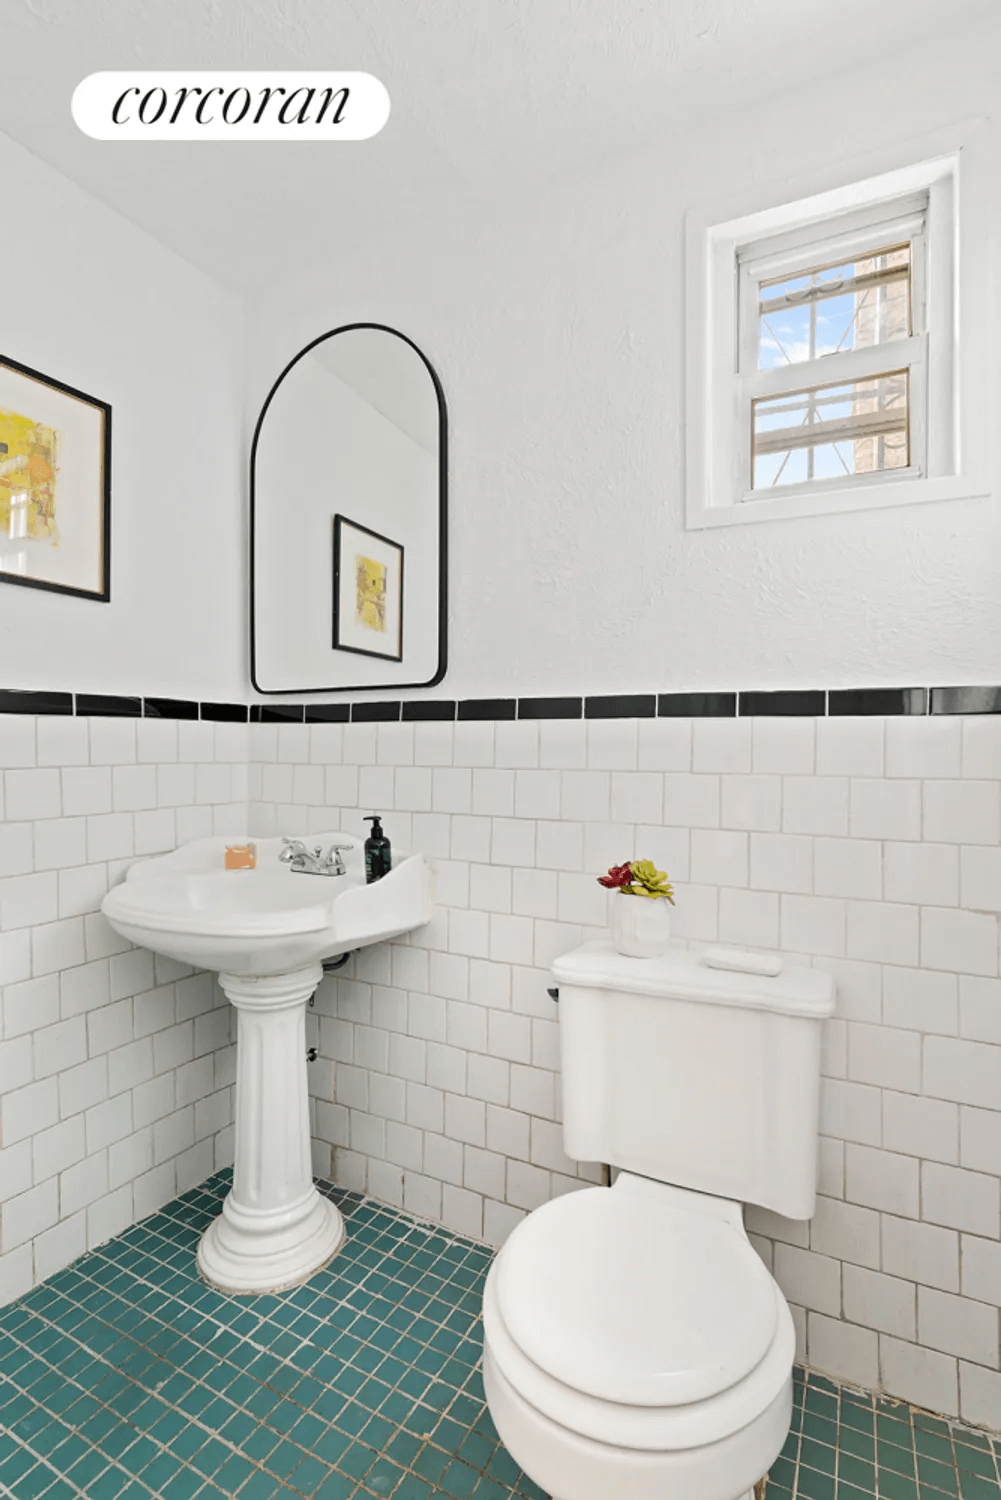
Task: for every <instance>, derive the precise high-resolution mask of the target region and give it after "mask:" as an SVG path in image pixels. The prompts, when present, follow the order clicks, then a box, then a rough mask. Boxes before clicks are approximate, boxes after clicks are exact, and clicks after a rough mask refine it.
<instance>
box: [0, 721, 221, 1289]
mask: <svg viewBox="0 0 1001 1500" xmlns="http://www.w3.org/2000/svg"><path fill="white" fill-rule="evenodd" d="M247 757H248V726H247V725H245V724H210V723H202V722H199V721H195V722H190V721H182V722H175V721H169V720H157V719H110V718H109V719H104V718H100V719H99V718H92V719H85V718H69V717H66V718H63V717H51V718H49V717H38V718H36V717H33V716H29V715H24V716H22V715H0V782H2V792H3V796H2V803H0V1015H2V1026H0V1302H5V1301H8V1300H9V1299H10V1298H12V1297H17V1296H20V1295H21V1293H23V1292H25V1291H27V1290H28V1289H29V1288H30V1287H31V1286H32V1285H33V1284H34V1283H35V1282H37V1281H40V1280H42V1279H43V1278H44V1277H46V1276H50V1275H52V1274H53V1272H55V1271H57V1270H59V1269H60V1268H61V1267H62V1266H64V1265H66V1264H67V1263H68V1262H69V1261H71V1260H73V1259H74V1258H75V1257H76V1256H78V1255H80V1254H81V1253H82V1252H83V1251H84V1250H86V1249H88V1248H89V1247H91V1246H93V1245H97V1244H100V1243H101V1242H102V1241H103V1240H106V1239H108V1238H110V1236H112V1235H114V1234H117V1233H118V1232H119V1231H120V1230H121V1229H123V1228H125V1227H126V1226H127V1225H128V1224H130V1223H132V1222H133V1221H135V1220H136V1219H139V1218H142V1217H143V1216H144V1215H146V1214H148V1213H151V1212H152V1211H153V1210H154V1209H156V1208H158V1207H159V1206H160V1205H161V1204H162V1203H165V1202H167V1201H168V1200H169V1199H170V1198H173V1197H174V1196H175V1195H176V1194H177V1193H179V1192H183V1191H185V1190H186V1189H187V1188H190V1187H193V1186H195V1185H196V1184H197V1183H199V1182H201V1181H203V1180H204V1178H206V1177H207V1176H209V1175H210V1174H211V1173H212V1172H213V1171H215V1170H216V1169H217V1168H219V1167H220V1166H225V1165H227V1164H228V1163H229V1162H230V1161H231V1159H232V1119H233V1097H232V1096H233V1086H234V1079H235V1062H236V1057H235V1046H234V1035H235V1033H234V1032H233V1025H232V1020H231V1008H230V1006H229V1004H228V1002H227V1001H226V999H225V997H224V996H223V994H222V992H221V990H220V989H219V988H218V985H217V984H216V982H215V979H214V976H212V975H210V974H205V973H198V972H195V971H192V970H190V969H188V968H186V967H184V966H182V965H179V964H175V963H171V962H169V961H168V960H165V959H160V958H156V959H154V957H153V955H152V954H150V953H148V952H146V951H144V950H143V949H138V948H132V947H130V946H129V944H128V943H126V942H124V941H123V940H121V939H120V938H118V937H117V936H116V935H115V933H113V932H112V930H111V928H110V927H109V926H108V924H107V922H106V921H105V920H104V918H103V917H102V916H101V913H100V909H99V908H100V903H101V898H102V897H103V895H104V894H105V892H106V891H107V890H108V888H109V886H110V885H113V884H114V883H115V882H116V881H117V880H119V879H121V878H122V875H123V874H124V871H125V869H126V868H127V866H128V864H129V863H130V861H131V860H132V859H134V858H135V857H137V856H141V855H148V854H158V853H162V852H164V851H166V850H169V849H173V848H174V847H175V846H176V845H177V844H179V843H183V842H184V841H185V840H187V839H191V838H197V837H200V836H202V835H205V834H212V833H231V832H232V833H237V834H239V833H242V832H244V831H245V829H246V823H247V774H248V773H247Z"/></svg>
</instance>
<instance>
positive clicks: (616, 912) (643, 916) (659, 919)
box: [612, 891, 671, 958]
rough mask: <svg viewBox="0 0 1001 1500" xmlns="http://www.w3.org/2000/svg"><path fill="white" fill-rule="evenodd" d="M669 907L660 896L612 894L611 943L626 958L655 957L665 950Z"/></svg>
mask: <svg viewBox="0 0 1001 1500" xmlns="http://www.w3.org/2000/svg"><path fill="white" fill-rule="evenodd" d="M670 937H671V906H670V903H669V902H668V901H667V899H666V898H665V897H663V896H624V895H622V893H621V891H616V892H615V893H614V894H613V896H612V944H613V946H614V947H615V950H616V952H617V953H624V954H626V955H627V957H629V958H657V957H659V955H660V954H661V953H666V952H667V945H668V943H669V941H670Z"/></svg>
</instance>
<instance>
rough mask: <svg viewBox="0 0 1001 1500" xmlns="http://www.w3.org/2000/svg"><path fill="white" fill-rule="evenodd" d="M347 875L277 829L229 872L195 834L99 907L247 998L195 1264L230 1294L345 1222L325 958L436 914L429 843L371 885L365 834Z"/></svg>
mask: <svg viewBox="0 0 1001 1500" xmlns="http://www.w3.org/2000/svg"><path fill="white" fill-rule="evenodd" d="M308 842H309V844H310V845H317V844H319V845H321V846H323V847H324V848H326V847H328V846H329V845H330V844H332V843H337V844H340V845H341V846H342V847H343V846H347V847H346V849H345V853H344V863H345V865H346V873H345V874H344V875H312V874H301V873H298V872H294V871H292V870H291V869H290V868H289V866H288V865H285V864H282V863H280V862H279V858H278V856H279V853H280V852H281V849H282V840H281V839H261V840H258V841H257V866H256V868H255V869H253V870H226V869H225V868H224V864H225V850H226V843H227V840H225V839H223V838H208V839H196V840H194V841H193V842H192V843H189V844H185V845H184V846H183V847H182V848H180V849H177V850H175V851H174V853H172V854H165V855H162V856H160V857H159V858H156V859H148V860H143V861H141V862H139V863H137V864H134V865H132V866H131V868H130V869H129V871H128V874H127V876H126V878H125V880H124V881H123V882H122V884H121V885H118V886H115V887H114V888H113V889H112V890H110V891H109V892H108V894H107V895H106V896H105V898H104V901H103V902H102V903H101V909H102V911H103V912H104V915H105V916H106V917H107V919H108V921H109V922H110V923H111V925H112V927H113V928H114V929H115V931H116V932H119V933H121V935H122V936H123V937H125V938H128V939H129V941H130V942H133V943H136V944H138V945H139V946H140V947H143V948H150V949H152V950H153V952H154V953H163V954H165V955H166V956H167V957H168V958H175V959H178V960H179V961H180V962H182V963H187V964H192V965H194V966H195V967H197V968H202V969H214V970H216V971H217V973H218V975H219V983H220V984H221V985H222V988H223V990H224V991H225V993H226V995H227V996H228V997H229V999H230V1000H231V1001H232V1003H233V1004H234V1005H235V1006H236V1010H237V1018H238V1025H237V1050H236V1122H235V1137H236V1140H235V1159H234V1165H233V1187H232V1190H231V1191H230V1193H229V1195H228V1196H227V1198H226V1200H225V1202H224V1204H223V1209H222V1213H221V1215H220V1216H219V1218H218V1219H216V1220H215V1221H214V1222H213V1223H212V1224H211V1225H210V1226H209V1228H208V1229H207V1230H206V1232H205V1234H204V1236H203V1237H202V1241H201V1244H200V1245H199V1247H198V1268H199V1270H200V1271H201V1273H202V1275H203V1276H204V1277H205V1278H206V1280H207V1281H210V1282H212V1283H213V1284H214V1285H215V1286H218V1287H222V1288H223V1289H224V1290H225V1291H229V1292H262V1291H276V1290H279V1289H280V1288H282V1287H287V1286H293V1285H295V1284H296V1283H297V1282H300V1281H304V1280H306V1278H307V1277H308V1276H310V1275H312V1273H313V1272H314V1271H316V1270H318V1269H319V1268H320V1267H321V1266H322V1265H325V1264H326V1262H327V1261H328V1260H330V1258H331V1256H333V1254H334V1253H335V1251H336V1250H337V1248H338V1246H339V1244H340V1242H341V1239H342V1238H343V1234H344V1226H343V1222H342V1220H341V1216H340V1214H339V1213H338V1211H337V1209H336V1207H335V1206H334V1204H333V1203H331V1202H330V1201H329V1200H328V1199H326V1198H321V1196H320V1194H319V1193H318V1192H317V1191H316V1188H315V1186H314V1184H313V1177H312V1170H311V1162H310V1144H309V1095H308V1088H307V1080H306V1005H307V1002H308V1000H309V998H310V996H311V995H312V994H313V992H314V990H315V989H316V987H317V985H318V984H319V983H320V980H321V979H322V978H323V968H322V963H323V960H324V959H328V958H334V957H336V956H337V955H338V954H341V953H348V952H351V951H352V950H354V949H356V948H360V947H364V946H366V945H367V944H369V943H379V942H383V941H385V940H386V939H388V938H393V937H399V936H401V935H402V934H403V933H405V932H411V931H413V929H414V928H416V927H421V926H423V924H424V923H425V922H427V921H428V919H429V918H430V916H431V874H430V871H429V870H428V867H427V864H426V863H425V860H424V858H423V856H422V855H420V854H416V855H411V856H409V857H408V858H404V859H398V860H397V861H396V862H394V865H393V868H392V870H391V871H390V873H389V874H388V875H386V876H384V877H383V878H382V880H379V881H376V882H374V883H373V884H372V885H366V883H365V871H364V861H363V846H362V843H361V840H359V839H355V838H352V837H350V836H349V835H348V834H343V833H330V834H319V835H317V834H311V835H309V837H308Z"/></svg>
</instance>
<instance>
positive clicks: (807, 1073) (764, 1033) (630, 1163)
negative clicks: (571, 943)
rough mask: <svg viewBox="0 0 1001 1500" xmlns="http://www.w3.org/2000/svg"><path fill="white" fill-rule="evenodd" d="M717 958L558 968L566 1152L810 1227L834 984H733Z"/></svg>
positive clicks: (586, 949) (780, 977)
mask: <svg viewBox="0 0 1001 1500" xmlns="http://www.w3.org/2000/svg"><path fill="white" fill-rule="evenodd" d="M619 899H620V900H623V899H625V898H624V897H619ZM707 957H711V955H710V954H707V955H705V956H702V955H699V954H695V953H687V952H672V953H667V954H665V955H664V956H663V957H661V958H626V957H623V956H622V955H621V954H618V953H616V951H615V950H614V948H613V947H612V945H611V944H610V943H607V942H598V943H586V944H585V945H584V946H583V947H581V948H577V949H575V950H574V951H573V952H572V953H567V954H564V956H563V957H562V958H559V959H557V960H556V962H555V963H554V964H553V975H554V977H555V979H556V981H557V983H558V985H559V1022H560V1052H561V1060H562V1074H563V1144H564V1149H565V1151H566V1152H567V1154H568V1155H569V1156H572V1157H574V1158H575V1159H576V1160H577V1161H600V1162H607V1163H609V1164H610V1165H612V1166H615V1167H619V1168H621V1169H622V1170H625V1171H630V1172H637V1173H639V1174H641V1175H642V1176H645V1177H652V1178H655V1179H656V1180H657V1181H659V1182H667V1183H674V1184H676V1185H677V1186H679V1187H686V1188H692V1189H694V1190H696V1191H698V1192H704V1193H712V1194H714V1195H716V1196H718V1197H721V1198H730V1199H734V1200H737V1201H739V1202H742V1203H758V1204H761V1205H762V1206H763V1207H765V1208H770V1209H773V1210H774V1211H775V1212H776V1213H779V1214H784V1215H785V1216H786V1217H788V1218H791V1219H808V1218H809V1217H810V1216H811V1215H812V1213H813V1210H814V1204H815V1197H816V1179H817V1125H818V1111H819V1097H820V1044H821V1031H822V1027H823V1023H824V1020H825V1019H826V1018H827V1017H828V1016H829V1015H830V1014H831V1012H832V1011H833V1009H834V995H835V991H834V980H833V979H832V977H831V976H830V975H829V974H824V973H821V972H820V971H819V970H816V969H806V968H797V967H794V966H786V965H785V964H784V962H783V963H782V967H781V969H780V972H779V973H777V974H775V975H772V976H769V975H763V974H758V973H744V972H736V971H734V970H731V969H723V968H714V967H710V966H709V964H708V963H707V962H706V961H705V958H707ZM720 957H722V958H723V959H724V960H726V961H730V962H733V961H734V959H735V958H736V960H737V961H741V960H740V959H739V956H737V955H728V954H726V952H725V951H724V950H720ZM757 958H760V956H759V955H748V956H747V961H748V962H751V961H753V960H754V959H757ZM775 961H776V962H781V961H780V960H779V959H778V958H777V957H776V960H775Z"/></svg>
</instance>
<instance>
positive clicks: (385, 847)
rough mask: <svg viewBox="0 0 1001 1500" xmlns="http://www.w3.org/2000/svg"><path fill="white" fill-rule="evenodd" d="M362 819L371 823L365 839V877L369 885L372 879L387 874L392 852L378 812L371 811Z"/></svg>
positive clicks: (390, 867) (391, 861) (391, 862)
mask: <svg viewBox="0 0 1001 1500" xmlns="http://www.w3.org/2000/svg"><path fill="white" fill-rule="evenodd" d="M363 821H364V822H366V823H371V825H372V832H371V833H370V834H369V836H368V838H367V839H366V840H365V879H366V880H367V881H368V883H369V885H371V884H372V881H373V880H381V879H382V877H383V876H384V875H388V874H389V872H390V870H391V869H392V865H393V853H392V848H391V846H390V842H389V840H388V839H387V837H386V835H385V834H384V833H383V831H382V824H381V823H380V822H379V814H378V813H373V814H372V815H371V817H368V818H365V819H364V820H363Z"/></svg>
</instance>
